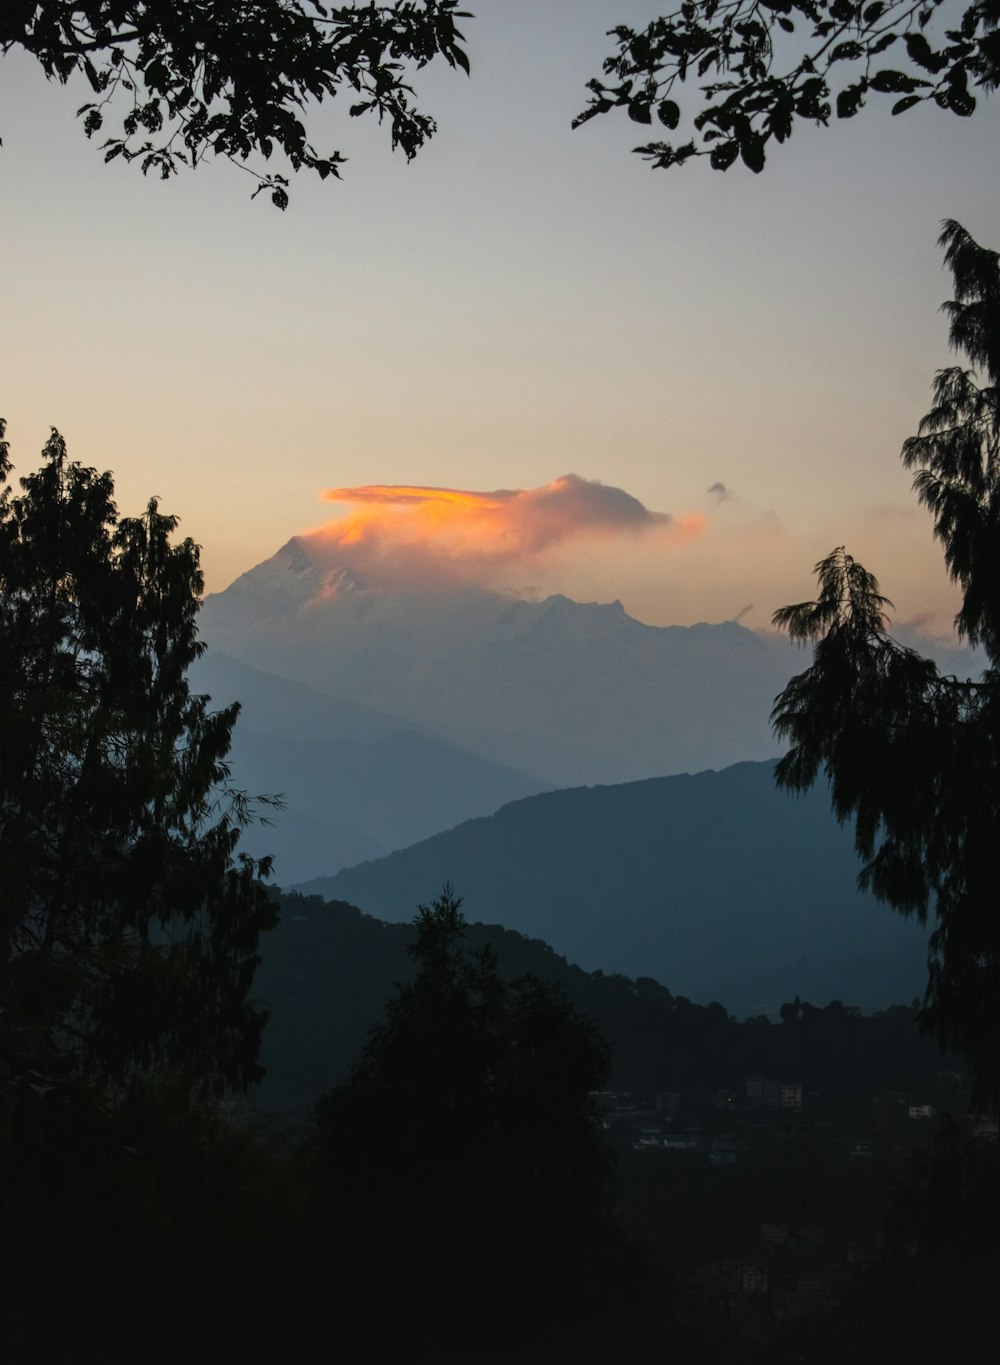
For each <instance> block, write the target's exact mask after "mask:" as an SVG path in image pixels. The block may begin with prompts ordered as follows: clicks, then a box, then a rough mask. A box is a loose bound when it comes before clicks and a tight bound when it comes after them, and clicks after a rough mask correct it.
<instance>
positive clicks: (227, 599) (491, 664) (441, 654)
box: [201, 538, 803, 786]
mask: <svg viewBox="0 0 1000 1365" xmlns="http://www.w3.org/2000/svg"><path fill="white" fill-rule="evenodd" d="M318 555H319V551H318V550H317V548H316V547H315V545H314V544H313V543H312V542H310V541H309V540H307V539H304V538H296V539H293V540H291V541H289V543H288V544H287V545H285V546H284V547H283V548H282V549H281V550H279V551H278V553H277V554H276V555H274V556H273V557H272V558H271V559H269V560H267V561H266V562H265V563H263V564H259V565H258V566H257V567H256V568H254V569H252V570H250V572H249V573H246V574H243V575H242V577H241V578H239V579H237V580H236V582H235V583H233V584H232V585H231V586H230V587H229V588H227V589H226V591H225V592H223V593H219V594H216V595H215V596H213V597H210V598H209V599H208V600H207V601H206V603H205V607H204V610H203V613H202V618H201V624H202V630H203V633H204V635H205V638H206V639H207V640H208V641H209V643H210V644H212V645H213V647H215V648H218V649H220V650H224V651H225V652H227V653H228V654H231V655H235V656H236V657H238V658H240V659H243V660H246V661H247V662H249V663H251V664H255V665H257V666H258V667H262V668H267V669H268V670H270V671H272V672H280V673H282V674H283V675H285V676H287V677H290V678H295V679H297V680H299V681H301V682H304V683H308V684H309V685H310V686H311V687H314V688H317V689H319V690H322V691H327V692H332V693H335V694H337V695H338V696H340V697H343V698H350V699H353V700H355V701H359V702H364V703H365V704H366V705H369V706H374V707H378V708H380V709H382V710H385V711H389V712H392V713H393V714H395V715H397V716H402V717H404V718H405V719H406V720H407V721H409V722H410V723H411V724H417V725H424V726H426V727H429V728H430V729H431V730H432V731H433V732H434V734H435V735H436V736H438V737H444V738H446V739H448V740H449V741H451V742H452V743H454V744H457V745H459V746H460V747H462V748H464V749H467V750H471V751H472V752H475V753H478V754H482V755H485V756H488V757H490V758H492V759H494V760H496V761H498V762H502V763H504V764H510V765H511V766H513V767H515V768H519V769H523V770H525V771H527V772H532V773H538V774H539V775H540V776H541V777H543V778H545V779H546V781H547V782H549V783H553V784H559V785H563V786H565V785H572V784H577V783H582V782H598V781H600V782H621V781H628V780H631V779H634V778H639V777H651V776H659V775H661V774H663V773H674V772H684V771H694V770H698V769H701V768H705V767H710V766H716V767H721V766H723V765H725V764H729V763H733V762H736V761H739V760H741V759H763V758H767V757H770V756H773V755H775V754H776V753H777V747H776V745H775V742H774V739H773V737H772V735H771V732H770V727H769V723H768V716H769V713H770V710H771V706H772V704H773V700H774V697H775V695H776V693H777V692H779V691H780V690H781V688H782V687H784V685H785V684H786V683H787V681H788V679H789V677H790V676H791V675H792V674H793V673H794V672H795V671H796V670H797V669H798V668H800V667H801V666H802V664H803V656H802V655H801V654H799V653H797V652H796V651H794V650H792V648H791V647H790V646H789V644H788V642H787V641H786V640H785V639H783V638H781V637H776V636H767V635H759V634H757V633H755V632H754V631H750V630H746V629H744V628H743V627H742V626H739V625H737V624H736V623H734V622H724V623H722V624H720V625H704V624H703V625H697V626H690V627H683V626H670V627H656V626H646V625H643V624H642V623H641V622H639V621H636V620H634V619H633V618H632V617H630V616H629V615H627V613H626V612H625V611H624V609H623V608H622V606H621V604H620V603H618V602H614V603H611V604H608V605H599V604H596V603H579V602H572V601H570V600H569V599H568V598H566V597H550V598H547V599H546V600H545V601H542V602H526V601H517V600H514V599H512V598H509V597H504V596H501V595H499V594H497V593H492V592H487V591H485V590H482V589H467V590H464V591H461V592H454V593H451V594H446V595H436V596H435V595H408V594H405V593H399V592H386V591H381V590H379V591H376V590H372V589H367V588H365V587H364V586H362V585H361V584H359V583H358V582H357V580H356V579H354V578H353V577H352V576H351V575H350V574H349V573H348V572H347V571H346V570H344V569H343V568H332V569H331V568H330V567H328V566H326V565H324V564H323V563H322V562H321V560H320V559H319V557H318Z"/></svg>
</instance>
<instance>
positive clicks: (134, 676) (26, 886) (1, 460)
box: [0, 425, 275, 1093]
mask: <svg viewBox="0 0 1000 1365" xmlns="http://www.w3.org/2000/svg"><path fill="white" fill-rule="evenodd" d="M3 435H4V431H3V427H2V425H0V437H2V436H3ZM10 478H11V463H10V459H9V455H8V449H7V444H6V442H3V441H0V487H2V491H0V1026H2V1027H0V1040H3V1039H6V1048H7V1051H8V1053H14V1054H17V1053H18V1049H19V1048H20V1049H21V1051H22V1052H23V1049H24V1047H25V1046H26V1044H25V1040H26V1039H28V1038H31V1039H34V1043H33V1044H32V1046H33V1047H34V1049H35V1053H36V1055H37V1049H38V1046H39V1040H42V1043H43V1045H44V1049H45V1050H47V1052H48V1054H49V1055H56V1056H58V1057H60V1058H62V1060H63V1063H64V1064H65V1065H68V1066H70V1067H71V1068H72V1070H73V1071H74V1072H75V1074H78V1075H82V1076H83V1077H86V1078H90V1079H93V1080H95V1081H97V1082H99V1083H108V1082H111V1083H117V1084H126V1083H128V1082H129V1081H130V1080H132V1079H134V1078H135V1077H136V1076H137V1075H139V1074H141V1073H142V1072H144V1071H147V1070H151V1069H159V1070H162V1071H165V1072H168V1073H169V1074H171V1075H172V1076H173V1077H174V1078H175V1079H176V1080H178V1081H180V1082H181V1083H182V1084H184V1085H185V1086H194V1087H196V1088H198V1089H199V1090H201V1091H203V1092H214V1093H221V1092H222V1091H223V1090H224V1089H225V1088H227V1087H230V1086H235V1087H245V1086H246V1085H247V1084H249V1083H250V1082H251V1081H253V1080H254V1079H255V1078H257V1077H258V1076H259V1075H260V1074H261V1073H260V1070H259V1068H258V1066H257V1052H258V1046H259V1040H260V1033H261V1029H262V1028H263V1025H264V1022H265V1017H266V1016H265V1014H264V1013H263V1012H262V1011H260V1010H259V1009H257V1008H255V1006H254V1005H253V1004H252V1003H251V1001H250V999H249V992H250V988H251V982H252V979H253V974H254V970H255V967H256V964H257V956H256V950H257V941H258V936H259V935H260V934H261V933H262V932H263V931H264V930H266V929H268V928H270V927H271V926H272V925H273V923H274V922H275V910H274V907H273V906H272V904H271V902H270V901H269V899H268V897H267V894H266V892H265V890H264V889H263V888H262V886H261V884H260V882H259V880H258V878H259V875H260V874H263V873H266V872H267V871H268V866H267V863H266V860H265V861H264V862H261V863H255V862H254V861H253V860H251V859H249V858H247V857H244V856H242V855H238V854H237V843H238V839H239V833H240V827H241V825H242V824H243V823H245V821H246V820H247V819H248V818H249V816H250V807H249V805H248V803H247V801H246V798H245V796H244V795H243V794H241V793H239V792H236V791H234V790H232V789H231V788H230V787H229V786H228V785H227V782H228V778H229V769H228V768H227V766H226V761H225V760H226V754H227V752H228V750H229V743H230V736H231V732H232V728H233V725H234V723H235V720H236V715H237V711H238V707H237V706H231V707H229V708H228V709H226V710H222V711H214V712H213V711H211V710H210V709H209V699H208V698H207V697H203V696H196V695H192V693H191V691H190V688H189V686H188V682H187V679H186V670H187V668H188V665H189V664H190V663H191V662H192V660H194V659H195V658H196V657H197V656H198V654H199V653H200V652H201V651H202V649H203V646H202V645H201V644H200V643H199V641H198V638H197V631H196V625H195V620H196V613H197V610H198V606H199V599H200V596H201V592H202V583H203V580H202V574H201V570H200V568H199V555H198V547H197V546H196V545H195V544H193V542H192V541H190V540H184V541H182V542H181V543H179V544H173V543H171V536H172V533H173V531H174V529H175V527H176V518H174V517H171V516H166V515H164V514H163V513H162V512H161V511H160V509H159V507H158V504H157V502H156V500H155V499H153V500H151V501H150V503H149V505H148V506H147V508H146V511H145V513H144V514H143V515H142V516H141V517H123V518H119V516H118V512H117V509H116V506H115V503H114V500H113V494H114V487H113V480H112V476H111V474H110V473H104V474H98V473H97V471H96V470H94V469H88V468H84V467H83V466H81V465H79V464H76V463H73V462H71V461H70V460H69V458H68V456H67V452H66V445H65V442H64V441H63V438H62V437H61V436H60V435H59V433H58V432H56V431H55V430H53V432H52V435H51V438H50V439H49V441H48V443H47V444H46V446H45V450H44V461H43V463H42V465H41V467H40V468H39V469H38V470H36V471H35V472H34V473H31V474H29V475H28V476H27V477H26V478H23V479H21V481H20V482H21V490H22V491H21V493H20V494H15V493H14V491H13V490H12V488H11V486H10ZM18 1040H20V1041H18ZM22 1060H23V1058H22ZM17 1070H18V1067H17V1064H16V1057H15V1061H14V1062H12V1061H11V1059H10V1056H8V1058H7V1062H6V1075H7V1081H8V1083H13V1081H12V1075H13V1076H14V1077H15V1078H16V1073H17ZM0 1079H2V1076H0Z"/></svg>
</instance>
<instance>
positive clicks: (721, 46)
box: [575, 0, 1000, 171]
mask: <svg viewBox="0 0 1000 1365" xmlns="http://www.w3.org/2000/svg"><path fill="white" fill-rule="evenodd" d="M998 22H1000V3H998V0H976V3H974V4H971V5H969V6H968V7H967V8H965V9H964V11H962V12H953V7H952V5H951V4H950V3H946V0H683V3H682V4H681V5H679V6H678V8H676V9H674V10H672V11H671V12H670V13H669V14H665V15H662V16H661V17H659V18H657V19H654V20H652V22H651V23H649V24H647V25H646V27H645V28H640V29H635V28H630V27H628V26H627V25H624V24H620V25H617V26H616V27H615V28H613V29H611V30H610V36H613V37H614V39H615V43H616V51H614V52H613V53H612V54H611V55H610V56H609V57H608V58H607V59H606V60H605V62H604V71H603V76H602V77H595V78H594V79H593V80H591V81H590V82H589V88H590V91H591V97H590V102H589V104H588V105H587V107H586V108H585V109H584V111H583V112H582V113H581V114H579V115H578V116H577V118H576V120H575V126H578V125H579V124H581V123H585V122H586V121H587V120H588V119H591V118H594V117H595V116H597V115H598V114H606V113H609V112H610V111H611V110H613V109H619V108H620V109H624V110H625V111H626V112H627V114H628V116H629V118H631V119H633V120H634V121H635V122H636V123H639V124H647V125H651V124H653V121H654V119H655V120H656V121H657V122H658V123H660V124H661V125H662V126H663V127H665V128H667V129H668V130H670V131H674V130H676V129H678V128H679V127H680V124H681V120H682V116H683V115H684V114H685V112H690V111H691V109H692V107H693V112H692V113H691V118H690V126H691V134H692V135H691V136H689V137H687V138H686V140H681V141H676V142H664V141H651V142H646V143H644V144H642V145H641V146H639V147H636V148H635V151H636V152H637V153H638V154H639V155H640V156H642V157H644V158H645V159H646V160H648V161H649V162H650V163H651V164H652V165H653V166H654V167H667V166H676V165H681V164H683V163H684V162H685V161H688V160H690V159H691V158H692V157H698V156H707V157H708V158H709V161H710V164H711V165H712V166H713V167H714V168H715V169H716V170H720V171H724V170H726V169H727V168H728V167H729V166H731V165H732V164H733V162H735V161H736V160H737V158H741V159H742V161H743V164H744V165H746V166H748V167H749V168H750V170H752V171H760V170H762V169H763V167H764V162H765V159H766V153H767V150H768V145H769V144H770V143H771V142H772V141H773V142H776V143H782V142H785V141H786V140H787V139H788V138H789V137H790V136H791V133H792V129H793V126H794V124H795V121H796V119H805V120H807V121H809V122H811V123H819V124H828V123H829V121H830V119H831V117H834V116H835V117H836V118H838V119H849V118H853V117H854V116H855V115H856V114H857V113H858V112H859V110H860V109H862V108H863V107H864V105H865V103H866V101H867V99H868V98H869V97H870V96H872V95H877V96H889V97H890V98H891V99H892V100H893V106H892V112H893V113H894V114H901V113H903V112H904V111H905V110H907V109H911V108H913V107H914V106H915V105H918V104H921V103H928V102H929V103H933V104H935V105H936V106H937V107H938V108H941V109H947V110H950V111H951V113H953V114H957V115H958V116H959V117H961V118H967V117H968V116H969V115H970V114H972V113H973V112H974V111H975V108H976V92H977V91H982V92H983V93H989V92H990V91H991V90H995V89H996V86H997V83H998V81H1000V32H998V28H997V25H998ZM689 86H695V87H696V91H693V92H692V100H691V105H690V106H688V107H687V110H685V108H683V107H682V103H681V100H682V90H684V89H685V88H686V87H689Z"/></svg>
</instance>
